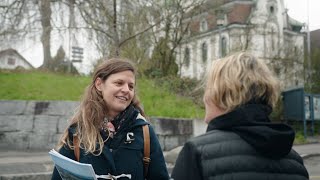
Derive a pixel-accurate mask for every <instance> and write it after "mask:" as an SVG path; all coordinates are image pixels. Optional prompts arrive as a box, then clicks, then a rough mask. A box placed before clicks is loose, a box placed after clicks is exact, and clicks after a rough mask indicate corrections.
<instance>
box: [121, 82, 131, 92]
mask: <svg viewBox="0 0 320 180" xmlns="http://www.w3.org/2000/svg"><path fill="white" fill-rule="evenodd" d="M121 90H122V91H124V92H128V91H129V90H130V89H129V85H127V84H125V85H123V86H122V89H121Z"/></svg>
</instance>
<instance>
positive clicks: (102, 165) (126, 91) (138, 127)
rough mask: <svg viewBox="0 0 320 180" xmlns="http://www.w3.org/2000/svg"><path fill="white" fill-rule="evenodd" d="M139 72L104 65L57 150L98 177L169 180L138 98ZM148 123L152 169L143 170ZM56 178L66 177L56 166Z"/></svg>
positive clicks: (117, 62) (126, 65)
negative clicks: (92, 169)
mask: <svg viewBox="0 0 320 180" xmlns="http://www.w3.org/2000/svg"><path fill="white" fill-rule="evenodd" d="M135 73H136V70H135V68H134V66H133V64H132V63H131V62H130V61H128V60H123V59H120V58H117V59H109V60H106V61H104V62H103V63H102V64H100V66H98V68H97V69H96V71H95V73H94V75H93V79H92V82H91V84H90V85H89V86H88V87H87V89H86V92H85V94H84V97H83V99H82V101H81V103H80V107H79V108H78V111H77V112H76V113H75V115H74V116H73V117H72V118H71V122H70V124H69V127H68V128H67V129H66V130H65V132H64V134H63V136H62V137H61V139H60V142H59V144H58V150H59V152H60V154H62V155H64V156H66V157H69V158H71V159H74V160H78V161H80V162H82V163H87V164H92V166H93V168H94V171H95V173H97V175H108V174H110V175H113V176H117V175H121V174H125V175H128V176H129V175H130V176H131V179H144V178H145V179H153V180H157V179H159V180H162V179H166V180H167V179H169V175H168V172H167V168H166V164H165V161H164V157H163V153H162V150H161V147H160V144H159V142H158V139H157V136H156V134H155V132H154V130H153V128H152V127H151V126H150V124H149V123H148V122H147V121H146V120H145V117H144V116H145V115H144V112H143V110H142V108H141V107H140V103H139V100H138V98H137V96H136V89H135V84H136V83H135V82H136V81H135ZM145 125H147V126H149V134H150V135H149V136H150V156H149V157H150V159H151V162H149V166H148V169H147V170H148V171H147V170H144V167H145V166H144V161H143V158H142V157H145V155H144V133H145V130H142V127H143V126H144V127H146V126H145ZM75 136H76V137H77V138H76V139H74V138H73V137H75ZM128 137H129V139H128ZM76 140H77V141H79V144H80V152H79V151H78V146H77V143H76ZM73 142H75V143H73ZM78 152H79V153H80V155H78ZM52 179H61V177H60V175H59V173H58V171H57V169H56V168H55V170H54V172H53V176H52Z"/></svg>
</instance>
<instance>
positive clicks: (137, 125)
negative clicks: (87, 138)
mask: <svg viewBox="0 0 320 180" xmlns="http://www.w3.org/2000/svg"><path fill="white" fill-rule="evenodd" d="M145 124H148V122H146V121H145V120H143V119H139V118H138V119H135V120H134V123H133V124H132V125H131V127H130V128H128V130H129V131H128V132H132V133H133V134H134V135H133V136H130V137H131V139H132V138H134V140H133V141H132V142H131V143H126V142H125V140H126V136H127V133H128V132H122V133H121V134H116V135H115V136H114V138H113V139H110V140H108V143H107V144H106V145H105V146H104V147H103V152H102V153H101V154H100V155H99V156H95V155H93V154H85V152H84V150H83V149H80V162H81V163H88V164H92V166H93V169H94V171H95V173H96V174H97V175H107V174H108V173H110V174H112V175H120V174H131V176H132V177H131V179H132V180H143V179H144V175H143V171H144V170H143V168H144V166H143V161H142V158H143V151H144V150H143V144H144V141H143V131H142V126H143V125H145ZM149 131H150V159H151V162H150V164H149V170H148V175H147V179H152V180H167V179H169V175H168V171H167V167H166V164H165V160H164V157H163V153H162V150H161V147H160V144H159V141H158V139H157V136H156V134H155V132H154V129H153V128H152V126H151V125H150V124H149ZM74 132H75V128H69V138H70V139H72V135H73V133H74ZM59 152H60V153H61V154H62V155H64V156H66V157H68V158H71V159H73V160H75V155H74V151H73V150H71V149H69V148H68V147H66V146H64V147H62V148H61V149H60V150H59ZM59 179H61V178H60V175H59V173H58V171H57V169H56V168H55V169H54V172H53V175H52V180H59ZM120 179H127V178H120Z"/></svg>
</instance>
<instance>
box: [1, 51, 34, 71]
mask: <svg viewBox="0 0 320 180" xmlns="http://www.w3.org/2000/svg"><path fill="white" fill-rule="evenodd" d="M16 68H24V69H34V67H33V66H32V65H31V64H30V63H29V62H28V61H27V60H26V59H25V58H24V57H23V56H21V54H19V53H18V52H17V51H16V50H14V49H6V50H3V51H0V69H16Z"/></svg>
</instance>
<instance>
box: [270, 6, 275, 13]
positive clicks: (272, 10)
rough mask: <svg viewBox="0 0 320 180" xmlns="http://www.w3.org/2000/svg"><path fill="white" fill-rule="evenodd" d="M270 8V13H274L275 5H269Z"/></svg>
mask: <svg viewBox="0 0 320 180" xmlns="http://www.w3.org/2000/svg"><path fill="white" fill-rule="evenodd" d="M269 10H270V13H271V14H273V13H274V7H273V6H270V7H269Z"/></svg>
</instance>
